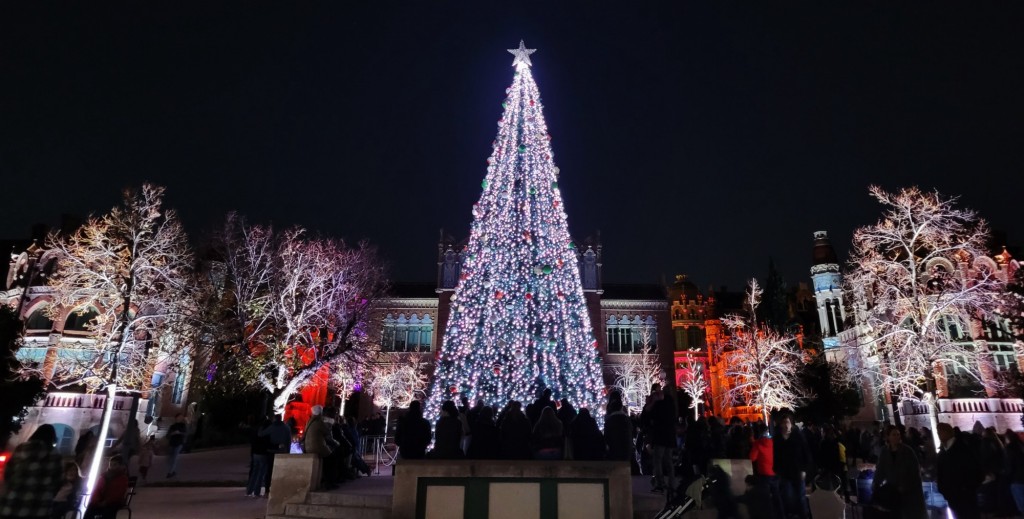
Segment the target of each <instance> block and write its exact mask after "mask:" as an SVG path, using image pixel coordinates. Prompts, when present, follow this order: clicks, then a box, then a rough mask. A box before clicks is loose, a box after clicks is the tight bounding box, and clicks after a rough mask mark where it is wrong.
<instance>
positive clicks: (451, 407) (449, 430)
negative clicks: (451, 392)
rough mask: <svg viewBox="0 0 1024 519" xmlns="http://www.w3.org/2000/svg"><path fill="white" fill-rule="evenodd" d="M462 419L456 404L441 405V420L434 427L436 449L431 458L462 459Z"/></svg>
mask: <svg viewBox="0 0 1024 519" xmlns="http://www.w3.org/2000/svg"><path fill="white" fill-rule="evenodd" d="M463 456H464V453H463V452H462V419H461V418H460V416H459V408H457V407H455V402H452V401H451V400H446V401H445V402H444V403H443V404H441V418H439V419H438V420H437V426H436V427H434V449H433V450H432V451H431V457H433V458H440V459H456V458H462V457H463Z"/></svg>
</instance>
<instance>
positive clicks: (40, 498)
mask: <svg viewBox="0 0 1024 519" xmlns="http://www.w3.org/2000/svg"><path fill="white" fill-rule="evenodd" d="M56 445H57V431H56V429H54V428H53V426H52V425H50V424H43V425H40V426H39V428H38V429H36V430H35V432H33V433H32V436H30V437H29V439H28V441H27V442H25V443H22V444H21V445H18V447H17V448H15V449H14V452H13V453H11V458H10V459H9V460H8V461H7V466H6V467H5V468H4V488H3V494H0V517H3V518H4V519H7V518H38V519H47V518H49V517H50V505H51V504H52V503H53V498H54V497H55V496H56V494H57V490H58V489H59V488H60V486H61V484H62V482H63V474H64V467H63V465H62V464H61V457H60V453H59V452H57V449H56Z"/></svg>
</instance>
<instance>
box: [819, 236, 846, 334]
mask: <svg viewBox="0 0 1024 519" xmlns="http://www.w3.org/2000/svg"><path fill="white" fill-rule="evenodd" d="M811 280H812V281H813V282H814V299H815V300H816V301H817V306H818V322H819V323H821V338H822V342H823V343H824V345H825V349H826V350H828V349H831V348H835V347H837V346H839V338H838V335H839V332H841V331H843V321H844V320H845V319H846V310H845V309H844V308H843V277H842V275H841V274H840V273H839V260H838V259H837V258H836V251H835V249H833V248H832V242H831V241H830V240H829V239H828V233H827V232H825V231H816V232H815V233H814V253H813V258H812V262H811Z"/></svg>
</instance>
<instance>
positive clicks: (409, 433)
mask: <svg viewBox="0 0 1024 519" xmlns="http://www.w3.org/2000/svg"><path fill="white" fill-rule="evenodd" d="M395 444H396V445H398V455H399V456H401V457H402V459H404V460H418V459H423V456H425V455H426V453H427V445H430V422H428V421H427V419H426V418H423V416H421V415H418V414H415V415H414V414H407V415H405V416H403V417H402V418H401V419H400V420H398V428H397V430H395Z"/></svg>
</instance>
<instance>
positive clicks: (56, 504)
mask: <svg viewBox="0 0 1024 519" xmlns="http://www.w3.org/2000/svg"><path fill="white" fill-rule="evenodd" d="M81 498H82V475H81V474H80V473H79V471H78V464H77V463H75V462H73V461H69V462H67V463H65V464H64V479H63V481H62V483H61V486H60V488H59V489H58V490H57V495H55V496H54V497H53V505H52V508H51V514H50V516H51V517H53V518H54V519H64V516H66V515H68V513H69V512H71V511H72V510H75V509H77V508H78V500H79V499H81Z"/></svg>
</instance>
